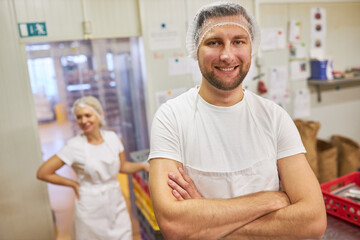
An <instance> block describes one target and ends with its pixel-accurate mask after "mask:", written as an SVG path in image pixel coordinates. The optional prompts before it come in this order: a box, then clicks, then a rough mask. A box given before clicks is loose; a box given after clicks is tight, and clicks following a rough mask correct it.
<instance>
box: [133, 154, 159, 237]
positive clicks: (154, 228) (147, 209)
mask: <svg viewBox="0 0 360 240" xmlns="http://www.w3.org/2000/svg"><path fill="white" fill-rule="evenodd" d="M148 156H149V149H145V150H141V151H136V152H131V153H130V159H131V161H132V162H144V161H146V160H147V158H148ZM148 179H149V176H148V173H147V172H144V171H142V172H138V173H134V174H133V178H132V183H133V186H134V195H135V205H136V212H137V216H138V220H139V225H140V231H141V239H142V240H163V239H165V238H164V237H163V235H162V234H161V232H160V229H159V225H158V224H157V222H156V219H155V214H154V210H153V207H152V204H151V199H150V192H149V185H148Z"/></svg>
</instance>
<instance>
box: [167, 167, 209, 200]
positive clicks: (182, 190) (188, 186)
mask: <svg viewBox="0 0 360 240" xmlns="http://www.w3.org/2000/svg"><path fill="white" fill-rule="evenodd" d="M178 169H179V172H180V174H181V176H178V175H176V174H175V173H173V172H169V174H168V176H169V181H168V184H169V186H170V187H171V188H172V191H171V192H172V194H173V195H174V197H175V198H176V199H177V200H186V199H200V198H203V196H202V195H201V194H200V192H199V191H198V189H197V188H196V186H195V184H194V182H193V180H192V179H191V178H190V177H189V176H188V175H187V174H186V173H185V171H184V169H183V168H182V167H179V168H178Z"/></svg>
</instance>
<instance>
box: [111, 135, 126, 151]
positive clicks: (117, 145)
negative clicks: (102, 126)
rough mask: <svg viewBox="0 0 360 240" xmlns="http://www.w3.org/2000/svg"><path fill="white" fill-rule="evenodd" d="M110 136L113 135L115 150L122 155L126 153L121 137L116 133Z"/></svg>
mask: <svg viewBox="0 0 360 240" xmlns="http://www.w3.org/2000/svg"><path fill="white" fill-rule="evenodd" d="M110 134H111V135H112V136H111V137H112V139H113V143H112V144H114V147H115V149H116V150H117V151H118V153H121V152H123V151H124V145H123V144H122V142H121V141H120V138H119V136H118V135H117V134H116V133H115V132H110Z"/></svg>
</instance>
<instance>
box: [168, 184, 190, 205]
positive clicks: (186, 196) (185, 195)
mask: <svg viewBox="0 0 360 240" xmlns="http://www.w3.org/2000/svg"><path fill="white" fill-rule="evenodd" d="M168 184H169V186H170V187H171V188H172V189H173V191H172V192H173V195H174V196H175V197H176V198H177V199H178V197H177V195H175V194H179V195H180V196H181V198H182V200H184V199H191V196H190V195H189V194H188V192H187V191H186V190H184V189H183V188H182V187H181V186H179V184H178V183H177V182H174V181H173V180H171V179H170V180H169V181H168ZM174 191H175V194H174Z"/></svg>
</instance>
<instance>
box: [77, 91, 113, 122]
mask: <svg viewBox="0 0 360 240" xmlns="http://www.w3.org/2000/svg"><path fill="white" fill-rule="evenodd" d="M78 108H90V109H91V110H92V111H93V112H94V113H95V114H96V116H97V117H98V118H99V120H100V127H103V126H105V124H106V123H105V119H104V114H103V113H104V112H103V109H102V106H101V104H100V102H99V100H97V99H96V98H95V97H93V96H85V97H82V98H79V99H77V100H76V101H75V102H74V104H73V107H72V112H73V114H74V115H75V114H76V110H77V109H78Z"/></svg>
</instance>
